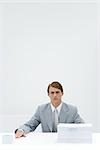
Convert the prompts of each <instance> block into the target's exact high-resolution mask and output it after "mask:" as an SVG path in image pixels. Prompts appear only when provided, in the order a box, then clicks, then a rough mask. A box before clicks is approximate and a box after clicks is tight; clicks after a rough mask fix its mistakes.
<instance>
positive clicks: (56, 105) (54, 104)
mask: <svg viewBox="0 0 100 150" xmlns="http://www.w3.org/2000/svg"><path fill="white" fill-rule="evenodd" d="M60 104H61V102H59V103H52V105H53V106H54V107H55V108H57V107H58V106H59V105H60Z"/></svg>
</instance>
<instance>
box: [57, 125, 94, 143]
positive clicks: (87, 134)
mask: <svg viewBox="0 0 100 150" xmlns="http://www.w3.org/2000/svg"><path fill="white" fill-rule="evenodd" d="M57 142H59V143H92V125H91V124H74V123H73V124H63V123H60V124H59V125H58V137H57Z"/></svg>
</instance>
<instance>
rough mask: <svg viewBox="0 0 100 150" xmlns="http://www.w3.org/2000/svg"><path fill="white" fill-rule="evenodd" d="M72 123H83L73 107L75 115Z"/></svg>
mask: <svg viewBox="0 0 100 150" xmlns="http://www.w3.org/2000/svg"><path fill="white" fill-rule="evenodd" d="M74 123H84V120H83V119H82V118H81V117H80V115H79V114H78V110H77V108H76V107H75V113H74Z"/></svg>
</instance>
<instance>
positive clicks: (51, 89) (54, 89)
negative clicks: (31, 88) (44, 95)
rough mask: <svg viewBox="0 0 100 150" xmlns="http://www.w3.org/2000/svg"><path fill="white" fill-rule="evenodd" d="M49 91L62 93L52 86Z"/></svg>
mask: <svg viewBox="0 0 100 150" xmlns="http://www.w3.org/2000/svg"><path fill="white" fill-rule="evenodd" d="M49 91H61V90H60V89H58V88H54V87H52V86H50V88H49Z"/></svg>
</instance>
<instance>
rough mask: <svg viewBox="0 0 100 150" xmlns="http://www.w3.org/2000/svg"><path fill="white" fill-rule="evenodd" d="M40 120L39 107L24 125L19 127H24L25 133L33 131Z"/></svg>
mask: <svg viewBox="0 0 100 150" xmlns="http://www.w3.org/2000/svg"><path fill="white" fill-rule="evenodd" d="M40 122H41V120H40V112H39V107H38V108H37V110H36V113H35V114H34V116H33V117H32V118H31V119H30V120H29V121H28V122H26V123H25V124H24V125H22V126H20V127H19V129H22V130H23V131H24V132H25V133H29V132H32V131H34V130H35V129H36V127H37V126H38V125H39V124H40Z"/></svg>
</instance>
